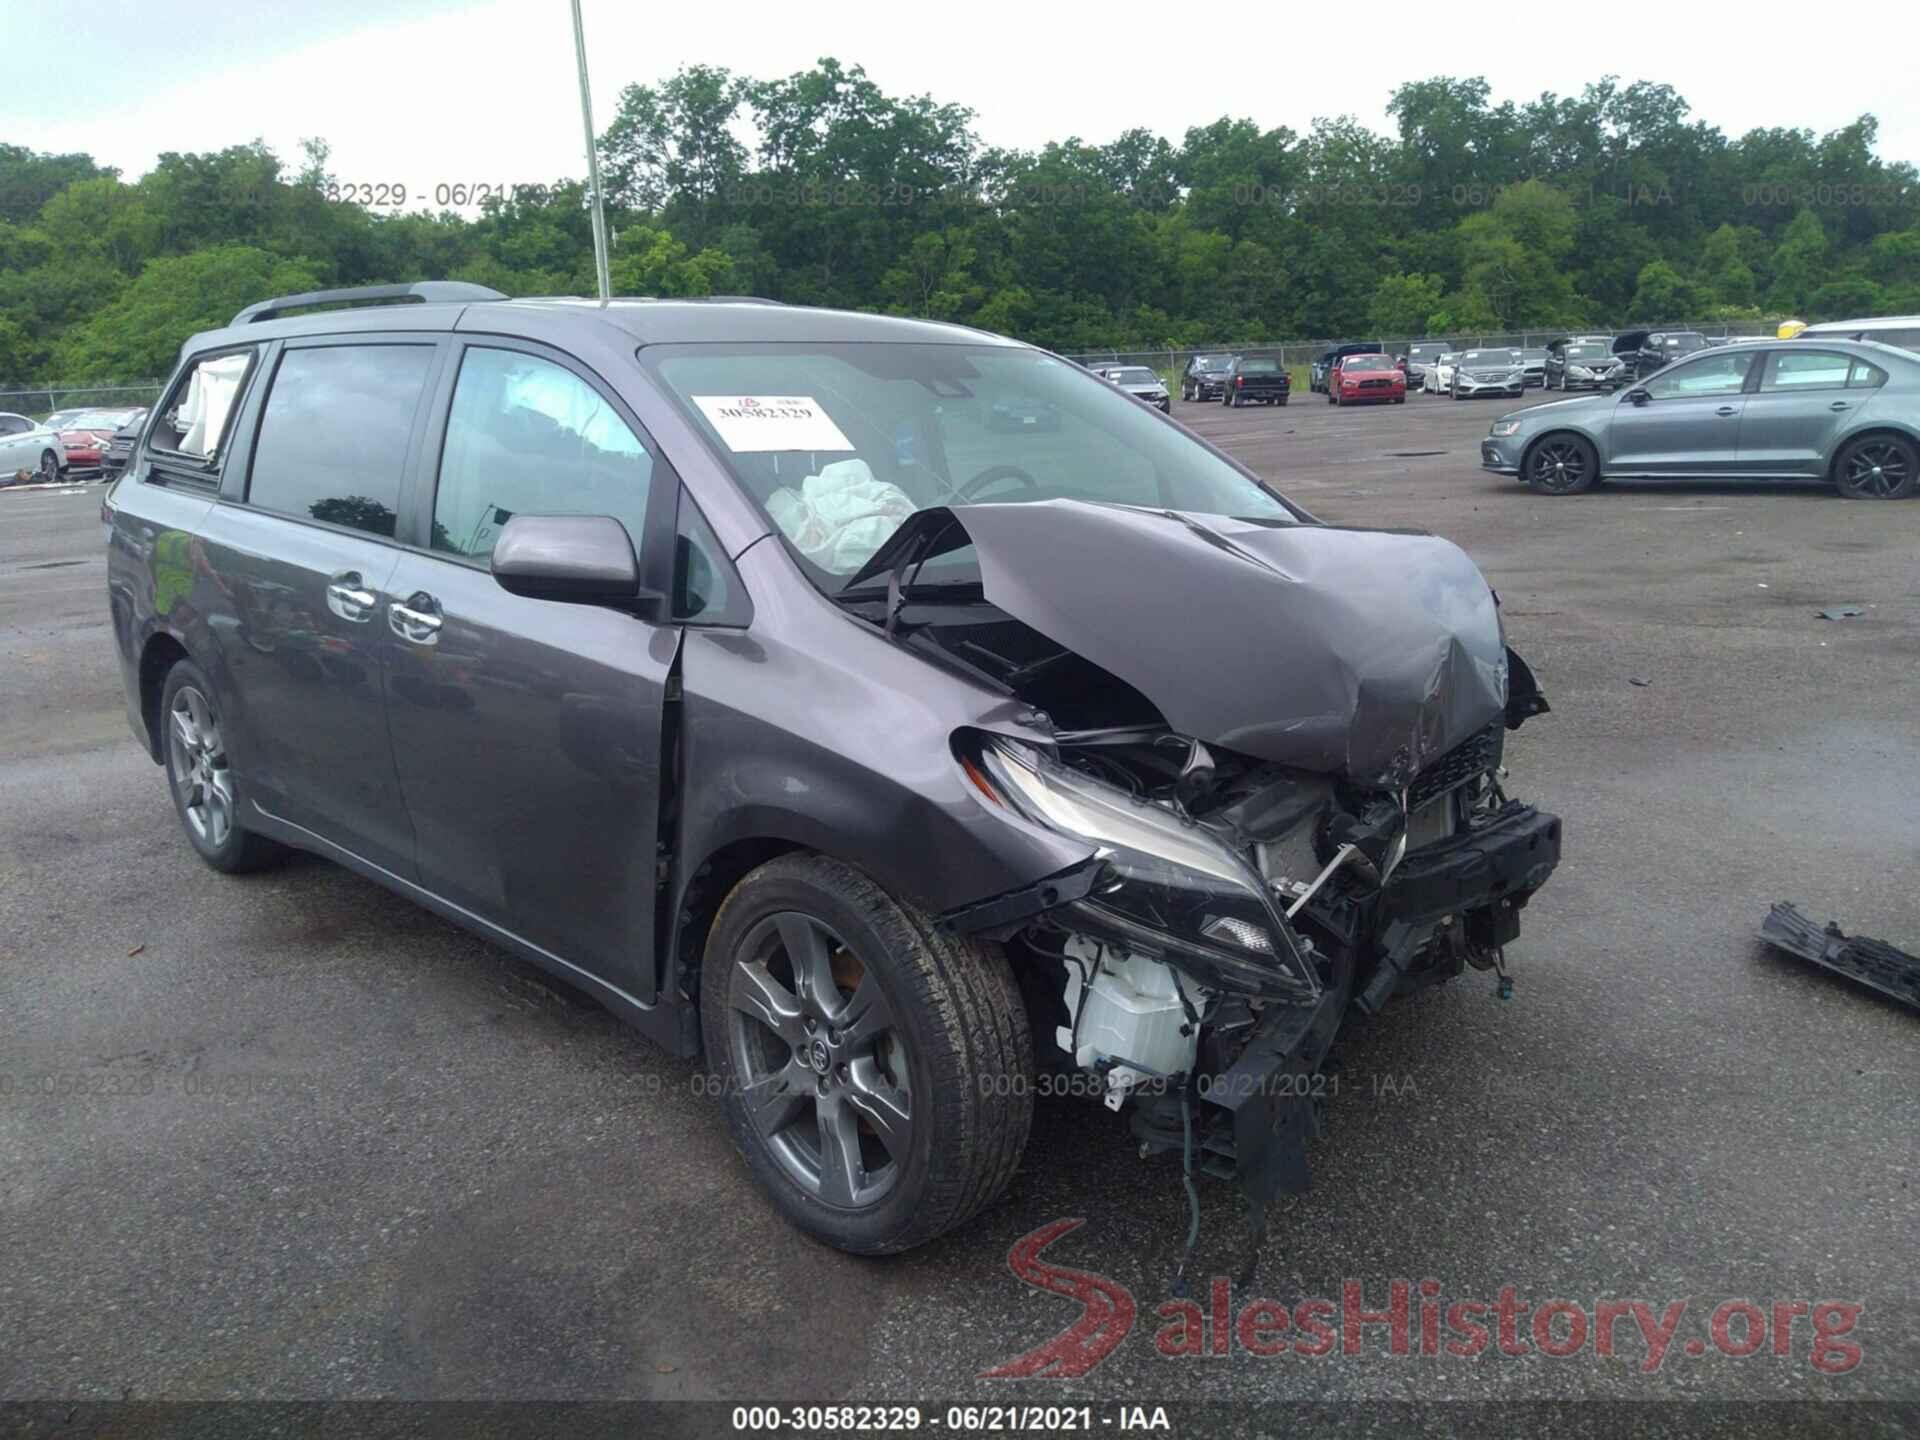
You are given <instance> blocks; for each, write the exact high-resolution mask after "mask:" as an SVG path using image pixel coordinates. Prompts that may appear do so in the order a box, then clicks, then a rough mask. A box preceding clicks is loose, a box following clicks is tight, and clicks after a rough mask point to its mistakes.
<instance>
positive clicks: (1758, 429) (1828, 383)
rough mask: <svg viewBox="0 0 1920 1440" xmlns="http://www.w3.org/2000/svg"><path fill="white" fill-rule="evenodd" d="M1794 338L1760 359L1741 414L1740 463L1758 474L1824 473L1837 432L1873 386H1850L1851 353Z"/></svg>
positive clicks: (1747, 469) (1851, 370) (1862, 402)
mask: <svg viewBox="0 0 1920 1440" xmlns="http://www.w3.org/2000/svg"><path fill="white" fill-rule="evenodd" d="M1800 344H1801V342H1800V341H1797V340H1796V341H1794V342H1793V343H1792V346H1791V347H1790V348H1782V349H1779V350H1772V351H1769V352H1768V353H1767V355H1766V356H1765V358H1764V359H1763V360H1762V362H1761V370H1760V385H1759V388H1758V389H1756V390H1755V391H1754V392H1753V394H1751V395H1749V396H1748V397H1747V408H1746V413H1745V414H1744V415H1742V416H1741V417H1740V468H1741V469H1742V470H1744V471H1747V472H1748V473H1750V474H1756V475H1796V476H1808V477H1815V478H1817V477H1820V476H1824V475H1825V474H1826V473H1827V458H1828V455H1829V449H1828V447H1829V446H1830V445H1831V444H1832V441H1833V436H1834V432H1835V431H1837V430H1838V429H1839V428H1840V425H1841V423H1842V422H1843V421H1845V420H1846V419H1847V418H1848V417H1849V416H1850V415H1851V414H1852V413H1853V410H1854V408H1855V407H1856V406H1858V405H1861V404H1864V403H1865V402H1866V400H1867V399H1868V398H1869V397H1870V395H1871V393H1872V392H1871V391H1867V390H1854V391H1851V392H1849V391H1848V389H1847V380H1848V377H1849V376H1851V375H1852V373H1853V366H1854V362H1853V357H1852V356H1850V355H1845V354H1842V353H1840V352H1838V351H1834V350H1808V349H1801V348H1800Z"/></svg>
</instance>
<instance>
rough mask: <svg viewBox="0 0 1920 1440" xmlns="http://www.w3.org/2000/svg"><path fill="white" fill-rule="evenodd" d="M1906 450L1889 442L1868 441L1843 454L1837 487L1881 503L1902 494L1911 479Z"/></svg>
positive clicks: (1909, 459) (1894, 442)
mask: <svg viewBox="0 0 1920 1440" xmlns="http://www.w3.org/2000/svg"><path fill="white" fill-rule="evenodd" d="M1910 463H1911V457H1910V456H1909V455H1908V454H1907V451H1906V447H1905V446H1903V445H1900V444H1899V443H1898V442H1896V441H1893V440H1868V441H1866V442H1865V443H1864V444H1861V445H1857V446H1855V447H1854V448H1853V449H1852V450H1850V451H1849V452H1848V453H1847V461H1846V466H1845V469H1844V470H1843V472H1842V474H1841V484H1842V485H1843V486H1844V487H1845V488H1846V489H1847V490H1849V491H1851V492H1852V493H1853V494H1855V495H1861V496H1865V497H1868V498H1871V499H1875V500H1884V499H1886V498H1888V497H1889V496H1892V495H1898V494H1900V493H1902V492H1903V491H1904V490H1905V489H1906V487H1907V484H1908V482H1909V480H1910V479H1911V477H1912V471H1911V469H1910V468H1909V467H1910Z"/></svg>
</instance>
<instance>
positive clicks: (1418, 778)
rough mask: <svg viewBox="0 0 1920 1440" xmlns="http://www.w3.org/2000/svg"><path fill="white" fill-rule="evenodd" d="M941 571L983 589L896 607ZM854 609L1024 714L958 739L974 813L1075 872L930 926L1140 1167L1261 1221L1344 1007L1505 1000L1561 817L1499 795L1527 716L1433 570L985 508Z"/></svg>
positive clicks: (1344, 537)
mask: <svg viewBox="0 0 1920 1440" xmlns="http://www.w3.org/2000/svg"><path fill="white" fill-rule="evenodd" d="M960 547H968V548H970V550H971V552H972V553H971V560H972V563H973V564H974V565H975V566H976V567H977V571H978V575H979V580H978V582H977V584H973V585H970V586H963V585H954V584H946V585H943V586H940V587H937V588H933V587H928V588H926V589H922V588H920V587H917V586H916V584H915V583H914V576H915V575H917V574H918V571H919V567H921V566H923V565H924V564H926V563H927V562H928V561H929V559H931V558H935V557H938V556H941V555H944V554H948V553H951V552H953V551H955V550H956V549H958V548H960ZM883 577H884V578H885V581H886V583H885V586H884V588H882V587H881V586H880V585H879V583H878V582H879V581H880V580H881V579H882V578H883ZM856 582H857V583H856V584H855V585H853V586H852V587H850V590H849V592H848V593H847V594H845V595H843V596H842V603H843V604H845V605H846V606H847V607H848V608H849V610H850V611H851V612H852V613H855V614H859V615H861V616H863V617H864V618H867V619H869V620H871V621H872V622H873V623H874V624H876V625H878V626H881V627H882V628H883V629H884V630H885V631H886V633H887V634H888V635H889V636H891V637H892V638H894V639H895V640H896V641H898V642H899V643H903V644H906V645H908V646H910V647H911V648H914V649H915V650H917V651H919V652H920V653H922V654H923V655H925V656H926V657H927V658H928V659H930V660H933V661H936V662H937V663H940V664H944V665H948V666H951V667H954V668H956V669H959V670H962V671H963V672H965V673H967V674H969V675H971V676H974V677H975V678H978V679H983V680H986V681H989V682H991V683H992V684H993V685H995V686H996V687H999V688H1001V689H1003V690H1005V691H1006V692H1007V693H1009V694H1010V695H1012V696H1013V697H1015V698H1016V699H1018V700H1019V701H1021V702H1024V703H1025V704H1027V705H1029V706H1031V707H1032V709H1031V710H1030V711H1029V712H1028V714H1027V717H1026V718H1027V719H1028V720H1029V722H1031V728H1029V729H1028V730H1026V731H1025V732H1023V734H1022V735H1021V736H1019V737H1016V736H1014V735H1012V734H1009V733H1005V732H1002V731H998V730H995V729H993V728H991V727H982V728H975V729H967V730H962V731H961V732H959V733H958V734H956V735H955V736H954V740H953V745H954V755H955V760H956V763H958V764H959V765H960V766H961V767H962V768H963V769H964V771H965V773H966V776H967V779H968V780H969V781H970V782H971V784H972V786H973V787H974V789H975V790H977V791H978V793H979V795H980V797H981V799H982V801H983V804H984V806H985V808H986V809H987V810H988V811H990V812H993V813H996V814H998V815H999V816H1001V817H1003V818H1004V819H1005V820H1006V821H1007V822H1008V823H1012V824H1019V825H1031V826H1037V827H1041V828H1043V829H1046V830H1048V831H1051V832H1053V833H1054V834H1055V835H1057V836H1058V835H1064V836H1068V837H1071V838H1073V839H1076V840H1078V841H1080V842H1081V843H1083V844H1084V845H1085V846H1086V847H1087V858H1086V859H1085V860H1084V861H1082V862H1081V863H1079V864H1078V865H1076V866H1074V867H1072V868H1071V869H1069V870H1067V871H1064V872H1061V873H1058V874H1054V875H1049V876H1046V877H1043V878H1041V879H1039V880H1036V881H1035V882H1034V883H1032V884H1030V885H1027V886H1025V887H1023V888H1021V889H1020V890H1017V891H1014V892H1011V893H1008V894H1002V895H997V896H994V897H992V898H990V899H987V900H985V901H983V902H981V903H978V904H974V905H970V906H966V907H963V908H961V909H959V910H957V911H953V912H950V913H948V914H947V915H945V916H943V917H942V919H943V920H944V921H945V923H947V924H949V925H951V926H953V927H954V928H955V929H957V930H960V931H962V932H966V933H972V934H979V935H982V936H984V937H987V938H991V939H996V940H999V941H1001V942H1003V943H1004V944H1006V945H1007V946H1008V947H1009V949H1010V950H1012V951H1013V952H1014V954H1015V958H1016V960H1018V961H1019V962H1020V963H1019V964H1017V965H1016V972H1017V973H1020V974H1021V975H1022V976H1023V983H1024V984H1025V985H1026V988H1027V1003H1028V1007H1029V1013H1030V1015H1031V1016H1032V1019H1033V1029H1034V1033H1035V1035H1036V1037H1039V1038H1040V1041H1041V1044H1040V1049H1041V1052H1042V1054H1041V1059H1042V1063H1051V1064H1053V1065H1055V1066H1056V1067H1058V1068H1061V1069H1064V1070H1068V1071H1074V1072H1079V1073H1081V1074H1082V1075H1084V1076H1085V1077H1087V1082H1088V1084H1089V1085H1090V1086H1091V1087H1092V1088H1094V1089H1095V1090H1097V1092H1098V1093H1099V1094H1100V1095H1101V1097H1102V1098H1103V1099H1104V1101H1105V1103H1106V1104H1107V1105H1108V1106H1109V1107H1111V1108H1113V1109H1115V1110H1120V1109H1127V1110H1129V1111H1130V1117H1131V1124H1132V1127H1133V1130H1134V1133H1135V1136H1136V1137H1137V1139H1138V1141H1139V1143H1140V1146H1141V1148H1142V1150H1143V1152H1144V1153H1147V1154H1151V1153H1153V1152H1156V1151H1160V1152H1175V1153H1178V1154H1179V1155H1180V1156H1181V1157H1182V1159H1183V1162H1184V1165H1185V1167H1186V1170H1187V1172H1188V1174H1189V1175H1190V1176H1191V1175H1192V1174H1195V1173H1202V1172H1205V1173H1213V1174H1219V1175H1229V1176H1232V1177H1234V1178H1236V1179H1237V1180H1238V1181H1239V1183H1240V1185H1241V1187H1242V1188H1243V1189H1244V1191H1245V1192H1246V1195H1247V1198H1248V1200H1249V1201H1250V1202H1251V1204H1252V1206H1253V1210H1254V1214H1255V1216H1256V1223H1258V1217H1261V1216H1264V1213H1265V1209H1266V1206H1267V1204H1268V1203H1269V1202H1270V1201H1272V1200H1273V1198H1274V1197H1275V1196H1277V1195H1279V1194H1281V1193H1284V1192H1289V1191H1297V1190H1300V1189H1302V1188H1304V1187H1305V1185H1306V1183H1307V1163H1306V1144H1307V1141H1308V1139H1309V1138H1310V1137H1311V1136H1312V1135H1313V1134H1314V1132H1315V1131H1316V1129H1317V1128H1318V1125H1319V1115H1320V1105H1319V1102H1320V1101H1321V1100H1322V1098H1323V1094H1324V1082H1323V1081H1322V1080H1321V1078H1320V1077H1321V1075H1322V1070H1321V1066H1322V1063H1323V1061H1324V1060H1325V1059H1326V1055H1327V1051H1328V1049H1329V1047H1330V1046H1331V1045H1332V1044H1333V1041H1334V1037H1335V1035H1336V1033H1337V1032H1338V1030H1339V1028H1340V1026H1341V1024H1342V1023H1343V1022H1344V1021H1345V1020H1346V1018H1347V1017H1348V1016H1349V1015H1350V1014H1351V1013H1352V1011H1353V1010H1355V1009H1358V1010H1360V1011H1362V1012H1365V1013H1374V1012H1377V1011H1379V1010H1380V1009H1381V1008H1382V1007H1384V1006H1385V1005H1386V1004H1387V1003H1388V1002H1389V1001H1390V1000H1392V999H1393V998H1394V997H1395V996H1397V995H1403V994H1406V993H1408V992H1409V991H1413V990H1418V989H1421V988H1424V987H1426V986H1429V985H1432V984H1435V983H1438V982H1441V981H1444V980H1447V979H1451V978H1453V977H1454V976H1457V975H1459V974H1461V973H1462V972H1463V971H1464V970H1466V969H1467V968H1469V967H1473V968H1478V969H1490V970H1495V971H1498V972H1500V974H1501V977H1502V978H1501V984H1502V986H1503V987H1504V986H1505V985H1506V984H1507V983H1508V982H1507V981H1506V978H1505V969H1504V950H1505V947H1506V946H1507V945H1509V944H1510V943H1511V942H1512V941H1513V939H1514V938H1515V937H1516V936H1517V935H1518V933H1519V928H1520V913H1521V911H1522V910H1523V909H1524V908H1525V907H1526V905H1527V903H1528V901H1529V900H1530V899H1531V898H1532V896H1533V895H1534V893H1535V892H1536V891H1537V890H1538V889H1539V888H1540V886H1541V885H1543V884H1544V883H1545V882H1546V880H1547V878H1548V877H1549V876H1550V875H1551V874H1552V873H1553V870H1554V867H1555V866H1556V865H1557V864H1558V863H1559V858H1560V821H1559V820H1558V819H1557V818H1556V817H1554V816H1552V815H1548V814H1545V813H1544V812H1542V811H1539V810H1537V809H1535V808H1534V807H1532V806H1530V805H1527V804H1524V803H1522V802H1520V801H1517V800H1514V799H1512V798H1510V797H1509V796H1508V795H1507V794H1506V791H1505V789H1504V788H1503V777H1504V775H1505V770H1504V768H1503V764H1502V761H1503V753H1504V749H1505V741H1506V732H1507V731H1508V730H1509V729H1514V728H1517V727H1518V726H1520V725H1521V724H1522V723H1524V722H1525V721H1526V720H1527V719H1528V718H1530V717H1531V716H1534V715H1537V714H1539V713H1541V712H1543V711H1545V710H1546V709H1547V704H1546V701H1545V699H1544V698H1543V697H1542V695H1541V694H1540V690H1539V687H1538V685H1537V683H1536V682H1535V680H1534V677H1533V675H1532V673H1531V671H1530V670H1529V669H1528V667H1527V665H1526V664H1525V663H1524V662H1523V661H1522V660H1521V659H1520V657H1519V656H1518V655H1516V654H1515V653H1514V652H1513V651H1512V649H1511V648H1509V647H1508V646H1507V644H1506V640H1505V633H1504V627H1503V626H1502V625H1501V622H1500V617H1499V611H1498V600H1497V598H1496V597H1495V596H1494V595H1493V594H1492V592H1491V590H1490V589H1489V588H1488V586H1487V583H1486V581H1485V579H1484V577H1482V576H1481V575H1480V573H1479V571H1478V569H1477V568H1475V567H1474V565H1473V563H1472V562H1471V561H1470V560H1469V559H1468V558H1467V557H1466V556H1465V555H1464V554H1463V553H1462V552H1461V551H1460V550H1459V549H1458V548H1457V547H1455V546H1453V545H1450V544H1448V543H1447V542H1446V541H1443V540H1439V539H1436V538H1435V537H1432V536H1427V535H1416V534H1410V533H1405V532H1386V531H1357V530H1341V529H1338V528H1336V527H1331V526H1320V525H1314V524H1297V525H1276V524H1271V523H1257V522H1245V521H1234V520H1223V519H1221V518H1220V517H1200V516H1195V515H1190V514H1183V513H1176V512H1167V511H1150V510H1139V509H1132V508H1129V507H1120V506H1093V505H1080V504H1076V503H1074V502H1044V503H1029V504H1020V505H984V506H970V507H966V508H964V509H956V510H953V511H950V512H939V513H935V512H925V511H923V512H920V513H919V514H918V515H916V516H915V517H914V520H913V521H912V522H910V526H909V527H908V528H906V529H903V531H902V532H900V533H899V534H897V535H896V536H895V537H894V539H893V540H892V541H890V542H889V543H888V545H887V546H884V547H883V548H882V550H881V551H880V552H878V553H877V554H876V555H875V557H874V559H873V561H872V562H871V563H870V564H869V566H868V568H867V570H866V571H865V572H863V573H862V574H861V575H859V576H857V577H856ZM1158 597H1178V600H1179V602H1180V603H1179V604H1178V605H1177V606H1169V605H1167V604H1166V603H1164V601H1162V600H1161V599H1159V598H1158ZM1037 735H1038V736H1044V737H1046V738H1044V739H1042V738H1036V737H1037ZM1048 1041H1051V1043H1050V1044H1049V1043H1047V1042H1048Z"/></svg>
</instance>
